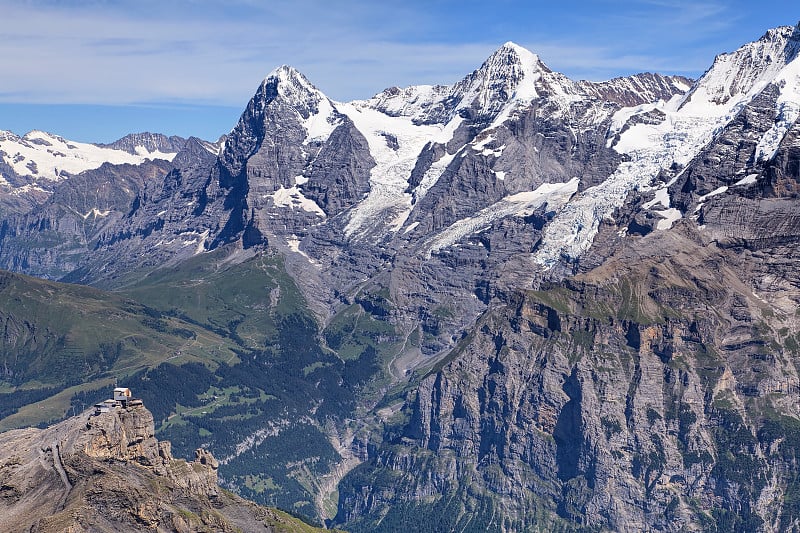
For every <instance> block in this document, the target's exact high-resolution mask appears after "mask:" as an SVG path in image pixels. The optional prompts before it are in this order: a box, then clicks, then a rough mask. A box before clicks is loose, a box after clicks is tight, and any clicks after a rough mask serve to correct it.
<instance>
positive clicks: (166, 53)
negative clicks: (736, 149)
mask: <svg viewBox="0 0 800 533" xmlns="http://www.w3.org/2000/svg"><path fill="white" fill-rule="evenodd" d="M765 1H771V0H765ZM564 4H565V6H555V7H554V6H550V7H546V8H545V7H544V6H540V5H539V3H530V2H524V1H521V0H497V2H496V3H495V4H493V5H492V6H491V7H489V6H486V4H485V3H483V2H476V1H474V0H460V1H455V0H440V1H434V2H426V3H421V2H417V1H416V0H406V1H404V2H402V3H385V2H374V1H372V0H342V1H339V2H330V1H320V0H294V1H289V0H272V1H270V2H263V1H260V0H227V1H224V2H223V1H221V0H175V1H172V2H163V1H156V0H140V1H137V2H136V3H132V2H127V1H123V0H94V1H89V2H87V1H84V0H82V1H77V0H28V1H10V0H0V13H2V15H1V17H2V18H0V73H2V75H1V76H0V101H6V102H10V101H25V102H37V103H64V102H67V103H91V104H126V103H137V102H138V103H141V102H178V103H181V102H183V103H196V104H202V103H213V104H220V105H236V106H239V105H243V103H244V102H246V100H247V98H249V96H250V95H251V94H252V92H253V91H254V90H255V87H256V86H257V85H258V83H259V82H260V80H261V79H262V78H263V76H264V75H265V74H266V73H267V72H269V71H270V70H271V69H272V68H274V67H276V66H278V65H280V64H284V63H287V64H292V65H294V66H296V67H298V68H299V69H300V70H302V71H303V72H304V73H306V75H307V76H308V77H309V78H310V79H311V80H312V81H313V82H314V83H315V84H317V85H318V86H319V87H320V88H321V89H322V90H323V91H325V92H326V93H328V94H329V95H331V96H332V97H334V98H337V99H342V100H346V99H353V98H365V97H368V96H370V95H371V94H373V93H375V92H377V91H379V90H382V89H383V88H385V87H386V86H390V85H408V84H412V83H450V82H453V81H455V80H457V79H458V78H460V77H461V76H463V75H464V74H466V73H468V72H470V71H471V70H472V69H474V68H476V67H477V66H478V65H479V64H480V63H481V61H482V60H483V59H485V58H486V57H487V56H488V55H489V54H490V53H491V52H492V50H493V49H495V48H496V47H497V46H498V45H499V44H501V43H502V42H504V41H505V40H508V39H514V40H517V41H518V42H520V44H522V45H524V46H526V47H528V48H530V49H531V50H533V51H535V52H537V53H538V54H539V55H540V56H541V57H542V59H543V60H544V61H545V62H546V63H547V64H548V65H550V66H551V67H552V68H554V69H556V70H561V71H564V72H565V73H566V74H568V75H570V76H572V77H576V78H586V79H602V78H608V77H613V76H616V75H620V74H624V73H630V72H636V71H644V70H650V71H664V72H680V73H687V72H689V73H691V72H695V73H696V72H700V71H702V70H703V69H705V68H706V67H707V66H708V64H709V63H710V60H711V58H713V53H714V52H715V51H717V52H718V51H721V50H719V43H718V36H719V34H721V33H725V32H728V33H731V28H732V25H733V24H734V23H736V22H737V21H738V19H737V18H736V16H734V15H732V13H735V11H734V10H733V9H732V8H731V7H730V5H729V3H722V2H718V1H713V0H699V1H697V2H691V1H687V0H677V1H668V0H635V1H624V2H623V1H621V0H597V1H595V2H586V3H585V9H570V6H571V5H572V3H564ZM567 4H569V5H567ZM532 6H533V7H532ZM576 13H577V14H576ZM749 37H751V36H745V37H743V38H741V39H740V40H741V41H743V40H745V38H749ZM715 38H716V40H715ZM676 43H677V44H676ZM681 43H683V44H682V45H681ZM687 43H691V44H692V49H691V50H687V49H686V48H685V46H686V45H687Z"/></svg>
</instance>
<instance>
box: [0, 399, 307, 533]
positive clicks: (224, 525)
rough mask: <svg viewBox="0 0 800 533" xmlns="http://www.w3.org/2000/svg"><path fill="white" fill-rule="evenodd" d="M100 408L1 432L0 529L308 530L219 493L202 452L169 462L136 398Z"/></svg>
mask: <svg viewBox="0 0 800 533" xmlns="http://www.w3.org/2000/svg"><path fill="white" fill-rule="evenodd" d="M108 404H112V405H111V406H110V407H109V408H108V409H107V410H106V411H105V412H99V410H98V411H97V412H96V411H95V410H94V409H92V410H89V411H86V412H84V413H82V414H80V415H78V416H75V417H72V418H70V419H67V420H65V421H64V422H61V423H60V424H57V425H55V426H51V427H49V428H47V429H44V430H40V429H33V428H31V429H23V430H15V431H8V432H5V433H2V434H0V530H1V531H3V532H8V533H15V532H23V531H24V532H28V533H34V532H36V533H48V532H53V533H55V532H64V531H69V532H72V533H78V532H89V531H91V532H109V533H111V532H114V533H118V532H127V531H159V532H160V531H165V532H166V531H175V532H178V533H188V532H195V531H197V532H199V531H217V532H231V533H232V532H236V531H248V532H256V531H264V532H272V531H287V530H290V531H295V530H296V528H306V529H308V530H313V529H314V528H312V527H311V526H308V525H306V524H301V523H300V522H299V521H298V520H296V519H294V518H292V517H289V516H288V515H286V514H285V513H282V512H280V511H276V510H272V509H267V508H263V507H259V506H257V505H255V504H253V503H250V502H248V501H246V500H244V499H242V498H240V497H238V496H236V495H234V494H232V493H230V492H227V491H225V490H223V489H221V488H220V487H219V486H218V485H217V469H218V468H219V463H218V462H217V461H216V459H214V457H213V456H212V455H211V454H210V453H209V452H208V451H206V450H204V449H198V450H197V451H196V452H195V460H194V461H192V462H187V461H185V460H183V459H175V458H173V457H172V453H171V446H170V443H169V442H166V441H161V442H159V441H158V440H157V439H156V438H155V437H154V424H153V415H152V414H151V413H150V411H149V410H147V408H145V407H144V406H143V405H142V403H141V401H139V402H131V403H128V404H127V407H123V406H122V405H119V402H117V403H116V404H115V403H114V402H113V401H109V402H108V403H107V404H106V405H107V406H108ZM306 529H302V530H304V531H305V530H306Z"/></svg>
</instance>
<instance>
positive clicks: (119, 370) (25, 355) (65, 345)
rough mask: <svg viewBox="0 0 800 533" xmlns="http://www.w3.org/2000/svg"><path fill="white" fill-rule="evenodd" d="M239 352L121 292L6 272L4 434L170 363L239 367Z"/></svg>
mask: <svg viewBox="0 0 800 533" xmlns="http://www.w3.org/2000/svg"><path fill="white" fill-rule="evenodd" d="M235 347H236V344H235V343H234V342H233V341H232V340H231V339H229V338H226V337H225V336H222V335H220V334H218V333H215V332H213V331H210V330H208V329H207V328H203V327H200V326H198V325H196V324H192V323H190V322H187V321H185V320H182V319H180V318H176V317H169V316H165V315H162V314H161V313H160V312H158V311H156V310H154V309H152V308H150V307H147V306H144V305H142V304H140V303H138V302H137V301H135V300H132V299H130V298H128V297H125V296H122V295H116V294H113V293H108V292H105V291H100V290H96V289H92V288H89V287H83V286H77V285H66V284H59V283H54V282H48V281H43V280H40V279H37V278H31V277H28V276H23V275H19V274H11V273H7V272H0V400H1V401H0V430H3V429H8V428H11V427H21V426H27V425H36V424H41V423H45V422H48V421H50V420H55V419H59V418H61V417H63V416H64V415H65V414H66V412H67V410H68V409H69V408H70V402H69V399H70V397H71V396H72V395H74V394H75V393H76V392H80V391H86V390H93V389H97V388H101V387H106V388H107V387H108V386H110V385H111V384H113V382H114V380H115V379H118V380H124V379H125V378H126V377H127V376H130V375H133V374H135V373H136V372H138V371H140V370H142V369H143V368H149V367H155V366H157V365H159V364H161V363H162V362H164V361H171V362H174V363H182V362H189V361H195V362H198V361H200V362H204V363H206V364H209V365H212V366H216V365H217V364H218V363H219V362H228V363H233V362H235V361H236V360H237V356H236V352H234V351H233V348H235ZM18 408H21V409H18Z"/></svg>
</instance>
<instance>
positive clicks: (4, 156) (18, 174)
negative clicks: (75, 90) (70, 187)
mask: <svg viewBox="0 0 800 533" xmlns="http://www.w3.org/2000/svg"><path fill="white" fill-rule="evenodd" d="M176 139H177V138H176ZM117 142H118V143H119V142H120V141H117ZM177 152H178V150H177V149H174V148H173V149H165V150H163V151H162V150H160V149H159V147H156V146H144V145H141V144H139V145H136V146H134V147H133V149H131V150H126V149H124V148H122V147H119V146H116V145H97V144H89V143H81V142H75V141H70V140H67V139H64V138H63V137H60V136H58V135H53V134H51V133H47V132H44V131H38V130H34V131H30V132H28V133H26V134H25V135H23V136H21V137H20V136H18V135H16V134H14V133H12V132H10V131H0V185H3V184H6V185H7V186H8V187H11V188H13V189H20V190H23V188H24V187H27V188H30V187H39V186H42V185H43V183H45V182H57V181H61V180H63V179H65V178H66V177H67V176H69V175H72V174H78V173H80V172H83V171H85V170H90V169H95V168H98V167H100V166H101V165H102V164H103V163H112V164H123V163H129V164H135V165H136V164H141V163H142V162H144V161H145V160H147V159H165V160H169V161H171V160H172V159H173V158H174V157H175V154H176V153H177ZM2 167H5V170H4V171H2ZM4 174H5V176H4ZM12 180H13V182H14V183H16V185H14V186H11V185H8V183H9V182H10V181H12ZM48 187H49V186H48Z"/></svg>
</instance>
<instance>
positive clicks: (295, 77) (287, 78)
mask: <svg viewBox="0 0 800 533" xmlns="http://www.w3.org/2000/svg"><path fill="white" fill-rule="evenodd" d="M262 85H263V86H265V88H274V90H275V91H277V94H278V95H280V96H281V97H282V98H283V99H285V100H286V101H287V103H289V104H308V103H309V101H315V102H319V101H320V100H323V99H326V96H325V95H324V94H322V92H321V91H320V90H319V89H317V88H316V87H315V86H314V84H312V83H311V82H310V81H308V78H306V77H305V76H304V75H303V74H302V73H301V72H300V71H299V70H297V69H296V68H294V67H290V66H288V65H282V66H280V67H278V68H276V69H275V70H273V71H272V72H270V73H269V74H268V75H267V77H266V78H265V79H264V82H263V84H262Z"/></svg>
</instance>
